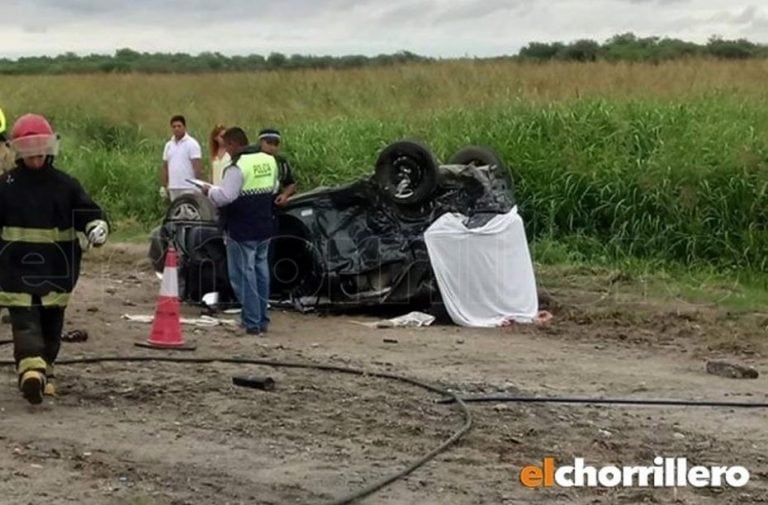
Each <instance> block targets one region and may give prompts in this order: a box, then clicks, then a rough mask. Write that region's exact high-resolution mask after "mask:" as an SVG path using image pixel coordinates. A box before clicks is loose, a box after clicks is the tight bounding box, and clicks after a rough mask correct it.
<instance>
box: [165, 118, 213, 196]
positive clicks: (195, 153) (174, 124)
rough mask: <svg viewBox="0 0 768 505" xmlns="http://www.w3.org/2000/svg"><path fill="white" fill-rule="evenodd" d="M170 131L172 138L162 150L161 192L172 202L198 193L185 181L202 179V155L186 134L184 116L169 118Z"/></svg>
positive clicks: (192, 185) (193, 140) (197, 144)
mask: <svg viewBox="0 0 768 505" xmlns="http://www.w3.org/2000/svg"><path fill="white" fill-rule="evenodd" d="M171 130H172V131H173V137H171V139H170V140H169V141H168V142H166V144H165V149H164V150H163V169H162V173H161V180H162V184H163V187H162V188H161V192H162V193H163V194H164V196H167V197H168V198H170V199H171V201H173V200H175V199H176V198H178V197H179V196H181V195H183V194H187V193H199V192H200V190H199V189H198V188H197V187H196V186H195V185H194V184H192V183H190V182H187V179H202V177H203V155H202V151H201V150H200V143H199V142H198V141H197V140H195V139H194V138H193V137H192V136H191V135H189V134H188V133H187V121H186V120H185V119H184V116H173V117H172V118H171Z"/></svg>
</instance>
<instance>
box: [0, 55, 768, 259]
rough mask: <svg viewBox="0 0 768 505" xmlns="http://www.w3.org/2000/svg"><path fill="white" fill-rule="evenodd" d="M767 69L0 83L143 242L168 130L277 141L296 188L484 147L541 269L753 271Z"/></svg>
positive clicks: (474, 67) (634, 67)
mask: <svg viewBox="0 0 768 505" xmlns="http://www.w3.org/2000/svg"><path fill="white" fill-rule="evenodd" d="M766 82H768V63H767V62H762V61H749V62H716V61H705V60H695V61H685V62H672V63H666V64H660V65H653V64H629V63H626V64H624V63H622V64H609V63H595V64H578V63H551V64H521V63H511V62H497V63H493V62H444V63H434V64H424V65H407V66H402V67H395V68H375V69H365V70H349V71H294V72H271V73H260V74H208V75H178V76H146V75H94V76H53V77H52V76H35V77H0V88H2V89H3V90H4V96H3V103H2V106H3V107H4V109H5V110H6V113H7V114H9V115H10V116H11V117H15V116H16V115H18V114H20V113H24V112H27V111H38V112H41V113H44V114H47V115H49V116H50V117H52V118H53V120H54V121H55V125H56V127H57V128H58V129H59V131H60V133H61V134H62V138H63V142H62V150H63V151H62V156H61V160H60V163H59V164H60V165H61V166H62V167H64V168H65V169H67V170H69V171H71V172H73V173H75V174H76V175H77V176H78V177H80V179H81V180H82V181H83V183H84V184H85V185H86V187H87V188H88V189H89V190H90V191H92V192H93V193H94V195H95V196H96V198H97V199H98V200H99V201H100V202H101V203H102V204H103V205H104V206H105V207H106V208H107V209H108V210H109V212H110V213H111V215H112V217H113V219H114V220H115V222H116V223H117V224H118V228H122V229H123V230H125V229H136V228H137V227H140V228H142V229H147V228H148V227H150V226H151V225H152V224H153V223H155V222H157V221H158V219H159V218H160V216H161V214H162V202H161V201H160V198H159V196H158V195H157V188H158V181H159V178H158V169H159V165H160V155H161V151H162V145H163V143H164V142H165V140H166V138H167V137H168V135H169V131H168V126H167V123H168V119H169V118H170V116H171V115H173V114H176V113H182V114H184V115H186V117H187V119H188V124H189V127H190V130H191V132H192V133H193V134H194V135H195V136H197V137H198V139H200V140H201V143H202V142H205V140H206V138H207V133H208V130H209V129H210V127H211V126H212V125H213V124H214V123H217V122H222V123H225V124H228V125H233V124H238V125H241V126H243V127H245V128H246V130H247V131H249V132H251V133H255V132H256V131H257V130H258V129H259V128H260V127H263V126H267V125H276V126H279V127H280V128H281V129H282V130H283V132H284V135H285V137H286V145H285V148H286V152H287V154H288V155H289V156H290V158H291V160H292V162H293V163H294V165H295V166H296V169H297V172H298V176H299V180H300V185H301V187H302V189H309V188H311V187H314V186H316V185H324V184H333V183H338V182H342V181H346V180H349V179H351V178H354V177H355V176H358V175H362V174H368V173H370V171H371V167H372V165H373V162H374V160H375V157H376V155H377V153H378V151H379V149H380V148H382V147H383V146H384V145H386V144H387V143H389V142H392V141H394V140H397V139H399V138H403V137H416V138H420V139H422V140H423V141H425V142H426V143H427V144H428V145H429V146H431V147H432V148H433V150H434V151H435V153H436V154H437V156H438V158H440V159H443V160H445V159H447V157H448V156H450V155H451V153H452V152H454V151H455V150H457V149H459V148H460V147H462V146H463V145H465V144H487V145H489V146H492V147H494V148H495V149H497V150H498V151H499V152H500V153H501V154H502V155H503V157H504V158H505V160H506V161H507V162H508V164H509V165H510V168H511V171H512V173H513V175H514V177H515V180H516V183H517V197H518V200H519V202H520V207H521V212H522V214H523V217H524V219H525V221H526V224H527V227H528V231H529V234H530V236H531V237H535V238H536V239H537V243H539V244H542V245H546V247H542V248H541V251H542V254H545V255H548V256H549V257H551V258H552V259H553V260H554V261H557V260H558V259H559V258H561V257H564V258H568V259H570V260H581V259H586V260H589V259H594V258H598V259H599V258H630V257H639V258H653V259H658V260H673V261H677V262H683V263H684V264H696V263H709V264H715V265H721V266H727V267H739V268H748V269H753V270H765V268H766V266H767V265H766V255H765V251H766V250H768V91H767V90H766V88H765V83H766Z"/></svg>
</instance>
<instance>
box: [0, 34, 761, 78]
mask: <svg viewBox="0 0 768 505" xmlns="http://www.w3.org/2000/svg"><path fill="white" fill-rule="evenodd" d="M690 57H712V58H720V59H748V58H766V57H768V45H765V44H756V43H754V42H750V41H749V40H746V39H737V40H726V39H723V38H720V37H712V38H710V39H709V40H708V41H707V43H705V44H696V43H694V42H686V41H684V40H680V39H673V38H661V37H638V36H636V35H635V34H633V33H624V34H620V35H615V36H613V37H611V38H609V39H608V40H606V41H605V42H603V43H599V42H597V41H595V40H591V39H581V40H576V41H573V42H569V43H565V42H531V43H529V44H528V45H526V46H525V47H523V48H522V49H520V51H519V52H518V53H517V54H515V55H510V56H501V57H497V58H488V59H507V60H522V61H531V60H533V61H547V60H563V61H584V62H586V61H653V62H659V61H666V60H673V59H680V58H690ZM432 61H437V59H435V58H430V57H427V56H421V55H418V54H415V53H412V52H410V51H401V52H398V53H394V54H380V55H378V56H365V55H347V56H312V55H301V54H293V55H285V54H282V53H278V52H273V53H271V54H269V55H268V56H263V55H259V54H251V55H247V56H226V55H223V54H221V53H218V52H204V53H200V54H197V55H192V54H187V53H148V52H138V51H134V50H132V49H128V48H124V49H118V50H117V51H116V52H115V54H113V55H105V54H90V55H87V56H80V55H77V54H75V53H72V52H68V53H64V54H61V55H58V56H28V57H21V58H18V59H16V60H12V59H9V58H0V74H6V75H13V74H17V75H21V74H24V75H28V74H76V73H196V72H228V71H229V72H251V71H263V70H282V69H328V68H333V69H345V68H360V67H366V66H384V65H395V64H401V63H411V62H432Z"/></svg>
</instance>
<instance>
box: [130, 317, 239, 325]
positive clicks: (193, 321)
mask: <svg viewBox="0 0 768 505" xmlns="http://www.w3.org/2000/svg"><path fill="white" fill-rule="evenodd" d="M123 319H125V320H127V321H131V322H133V323H145V324H149V323H151V322H152V321H153V320H154V319H155V316H145V315H138V316H132V315H129V314H123ZM181 324H189V325H192V326H203V327H214V326H237V321H236V320H234V319H220V318H216V317H211V316H200V317H198V318H181Z"/></svg>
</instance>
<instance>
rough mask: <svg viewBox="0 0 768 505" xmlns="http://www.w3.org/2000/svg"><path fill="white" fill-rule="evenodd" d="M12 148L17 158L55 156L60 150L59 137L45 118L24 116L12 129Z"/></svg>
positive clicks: (35, 115) (36, 115) (34, 115)
mask: <svg viewBox="0 0 768 505" xmlns="http://www.w3.org/2000/svg"><path fill="white" fill-rule="evenodd" d="M11 147H12V148H13V150H14V151H16V157H17V158H26V157H30V156H55V155H56V154H57V152H58V148H59V142H58V136H57V135H56V133H54V131H53V128H51V125H50V123H48V120H47V119H45V118H44V117H43V116H40V115H38V114H24V115H23V116H21V117H20V118H19V119H17V120H16V122H15V123H14V124H13V128H12V129H11Z"/></svg>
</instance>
